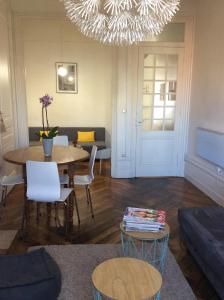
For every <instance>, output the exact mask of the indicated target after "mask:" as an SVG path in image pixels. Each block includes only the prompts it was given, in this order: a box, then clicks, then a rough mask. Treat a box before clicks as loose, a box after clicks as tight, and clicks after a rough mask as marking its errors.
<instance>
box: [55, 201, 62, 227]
mask: <svg viewBox="0 0 224 300" xmlns="http://www.w3.org/2000/svg"><path fill="white" fill-rule="evenodd" d="M54 210H55V218H54V219H55V224H56V227H57V226H59V227H61V222H60V219H59V213H58V203H55V204H54Z"/></svg>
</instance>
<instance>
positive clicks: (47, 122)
mask: <svg viewBox="0 0 224 300" xmlns="http://www.w3.org/2000/svg"><path fill="white" fill-rule="evenodd" d="M45 114H46V122H47V130H49V123H48V115H47V107H45Z"/></svg>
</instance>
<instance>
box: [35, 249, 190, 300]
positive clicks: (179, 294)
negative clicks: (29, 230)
mask: <svg viewBox="0 0 224 300" xmlns="http://www.w3.org/2000/svg"><path fill="white" fill-rule="evenodd" d="M36 248H37V247H33V248H31V249H30V250H32V249H36ZM38 248H39V247H38ZM44 248H45V249H46V250H47V252H48V253H49V254H50V255H51V256H52V257H53V258H54V259H55V261H56V262H57V264H58V265H59V267H60V269H61V273H62V290H61V294H60V296H59V300H89V299H93V296H92V287H91V274H92V272H93V270H94V269H95V267H96V266H97V265H98V264H100V263H101V262H103V261H104V260H107V259H110V258H113V257H119V256H121V246H120V245H65V246H61V245H60V246H46V247H44ZM183 299H184V300H194V299H196V297H195V296H194V294H193V292H192V290H191V288H190V286H189V285H188V283H187V281H186V280H185V278H184V276H183V274H182V272H181V270H180V268H179V266H178V264H177V262H176V260H175V258H174V256H173V254H172V253H171V252H170V251H169V253H168V257H167V261H166V268H165V273H164V280H163V286H162V290H161V300H183Z"/></svg>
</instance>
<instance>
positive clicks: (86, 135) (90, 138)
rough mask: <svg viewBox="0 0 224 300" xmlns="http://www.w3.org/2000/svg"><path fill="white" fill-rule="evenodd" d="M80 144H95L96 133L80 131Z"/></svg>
mask: <svg viewBox="0 0 224 300" xmlns="http://www.w3.org/2000/svg"><path fill="white" fill-rule="evenodd" d="M77 141H78V142H82V143H86V142H95V131H86V132H84V131H78V140H77Z"/></svg>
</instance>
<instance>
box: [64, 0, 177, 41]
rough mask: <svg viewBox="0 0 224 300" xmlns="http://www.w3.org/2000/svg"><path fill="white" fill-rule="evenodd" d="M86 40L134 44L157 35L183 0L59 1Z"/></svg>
mask: <svg viewBox="0 0 224 300" xmlns="http://www.w3.org/2000/svg"><path fill="white" fill-rule="evenodd" d="M60 1H62V2H64V6H65V9H66V12H67V16H68V17H69V19H70V20H71V21H72V23H74V24H75V25H77V26H78V28H79V30H80V31H81V32H82V33H83V34H84V35H86V36H87V37H90V38H94V39H96V40H99V41H100V42H103V43H106V44H114V45H131V44H134V43H138V42H141V41H144V40H146V39H147V37H149V36H154V35H158V34H159V33H160V32H161V31H162V30H163V28H164V26H165V25H166V24H167V23H169V22H170V21H171V19H172V17H173V16H174V15H175V13H176V12H177V11H178V10H179V4H180V0H60Z"/></svg>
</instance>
